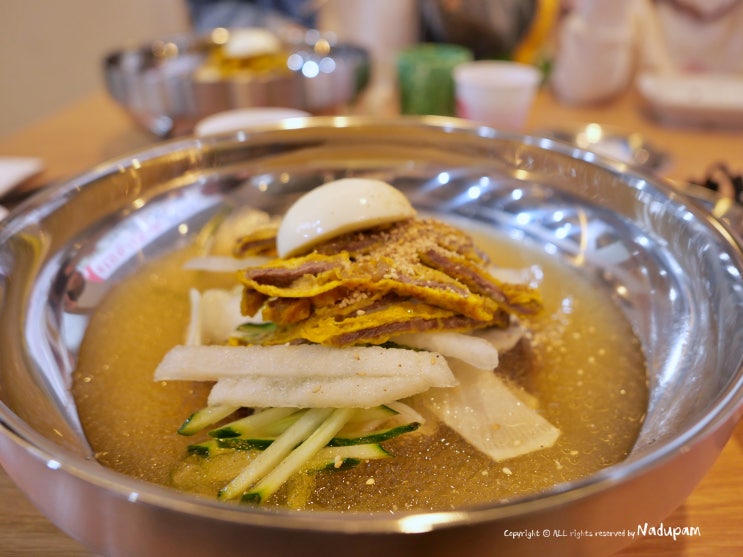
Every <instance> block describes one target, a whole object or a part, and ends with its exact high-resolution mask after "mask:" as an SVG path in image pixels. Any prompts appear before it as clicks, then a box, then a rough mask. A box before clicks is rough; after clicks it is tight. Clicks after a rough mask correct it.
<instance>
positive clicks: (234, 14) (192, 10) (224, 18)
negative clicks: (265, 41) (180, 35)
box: [186, 0, 317, 32]
mask: <svg viewBox="0 0 743 557" xmlns="http://www.w3.org/2000/svg"><path fill="white" fill-rule="evenodd" d="M186 3H187V6H188V11H189V15H190V18H191V23H192V26H193V28H194V30H195V31H197V32H207V31H210V30H211V29H214V28H215V27H264V26H269V27H270V26H271V24H277V25H279V24H281V23H284V22H286V23H296V24H300V25H304V26H305V27H314V26H315V23H316V17H315V16H316V10H315V8H314V6H315V5H316V4H317V0H186Z"/></svg>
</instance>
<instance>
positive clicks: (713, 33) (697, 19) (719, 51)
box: [551, 0, 743, 104]
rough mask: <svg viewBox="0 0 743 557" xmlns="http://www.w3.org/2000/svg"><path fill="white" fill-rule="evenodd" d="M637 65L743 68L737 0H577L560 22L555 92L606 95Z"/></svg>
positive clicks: (742, 23) (572, 96)
mask: <svg viewBox="0 0 743 557" xmlns="http://www.w3.org/2000/svg"><path fill="white" fill-rule="evenodd" d="M638 71H653V72H659V73H680V72H710V73H739V74H741V75H743V2H742V1H740V0H656V1H652V0H579V1H578V2H577V3H576V6H575V8H574V9H573V10H572V11H571V12H570V13H569V14H568V15H567V16H566V18H565V20H564V21H563V22H562V24H561V27H560V29H559V36H558V51H557V56H556V59H555V64H554V70H553V73H552V76H551V84H552V87H553V89H554V90H555V92H556V94H557V95H558V97H559V98H560V99H562V100H564V101H565V102H569V103H576V104H578V103H590V102H597V101H601V100H605V99H607V98H610V97H612V96H613V95H615V94H617V93H619V92H621V91H623V90H624V89H626V88H627V87H628V86H629V85H630V84H631V83H632V81H633V78H634V76H635V75H636V73H637V72H638Z"/></svg>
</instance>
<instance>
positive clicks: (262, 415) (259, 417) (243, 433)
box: [209, 405, 398, 448]
mask: <svg viewBox="0 0 743 557" xmlns="http://www.w3.org/2000/svg"><path fill="white" fill-rule="evenodd" d="M306 411H307V410H306V409H304V410H303V409H299V408H268V409H266V410H262V411H260V412H256V413H255V414H251V415H250V416H247V417H245V418H242V419H239V420H235V421H234V422H231V423H229V424H226V425H224V426H222V427H220V428H219V429H214V430H212V431H210V432H209V435H210V436H211V437H216V438H217V439H228V438H233V437H254V438H262V437H266V438H272V437H276V436H278V435H281V433H282V432H283V431H285V430H286V428H288V427H289V426H290V425H292V424H293V423H294V422H296V421H297V420H298V419H299V417H300V416H301V415H302V413H304V412H306ZM397 414H398V412H397V411H396V410H393V409H391V408H390V407H389V406H385V405H380V406H375V407H373V408H364V409H359V410H357V411H356V415H355V416H354V418H352V421H351V422H350V423H349V426H352V427H353V425H354V424H369V423H374V422H377V423H382V422H383V421H385V420H388V419H390V418H392V417H393V416H396V415H397ZM256 448H258V447H256Z"/></svg>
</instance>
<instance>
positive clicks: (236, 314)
mask: <svg viewBox="0 0 743 557" xmlns="http://www.w3.org/2000/svg"><path fill="white" fill-rule="evenodd" d="M241 299H242V288H240V287H236V288H233V289H232V290H223V289H218V288H213V289H209V290H205V291H204V292H202V294H201V304H200V305H201V308H200V310H199V319H200V320H201V327H200V328H201V337H202V344H221V343H224V342H227V340H228V339H229V338H230V336H231V335H232V334H233V333H234V332H235V329H236V328H237V327H238V326H239V325H241V324H242V323H248V322H250V323H260V322H261V317H260V314H258V315H257V316H256V317H246V316H245V315H243V314H242V313H241V312H240V301H241Z"/></svg>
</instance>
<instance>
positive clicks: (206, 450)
mask: <svg viewBox="0 0 743 557" xmlns="http://www.w3.org/2000/svg"><path fill="white" fill-rule="evenodd" d="M233 450H234V449H225V448H222V447H220V446H219V441H218V440H217V439H210V440H208V441H204V442H203V443H195V444H193V445H189V447H188V452H189V453H190V454H194V455H199V456H202V457H210V456H217V455H220V454H226V453H229V452H232V451H233ZM391 456H392V455H391V454H390V453H389V452H387V451H386V450H385V449H384V448H383V447H382V445H380V444H379V443H366V444H363V445H350V446H344V447H324V448H322V449H320V450H319V451H318V453H317V454H316V455H315V456H314V457H312V458H311V459H309V460H308V461H307V462H306V463H305V466H304V467H305V469H306V470H307V471H310V472H314V471H322V470H347V469H348V468H353V467H354V466H357V465H359V464H361V463H362V462H364V461H366V460H379V459H381V458H390V457H391Z"/></svg>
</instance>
